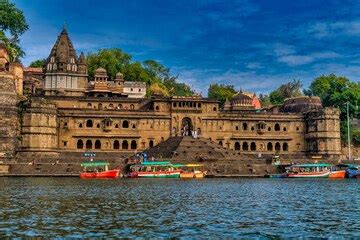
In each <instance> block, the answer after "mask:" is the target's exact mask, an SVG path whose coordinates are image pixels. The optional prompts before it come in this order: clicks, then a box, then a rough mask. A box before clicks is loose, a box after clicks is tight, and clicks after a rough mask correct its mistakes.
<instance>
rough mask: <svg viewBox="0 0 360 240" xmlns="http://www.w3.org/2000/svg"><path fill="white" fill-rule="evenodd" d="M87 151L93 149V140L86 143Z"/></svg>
mask: <svg viewBox="0 0 360 240" xmlns="http://www.w3.org/2000/svg"><path fill="white" fill-rule="evenodd" d="M86 149H92V141H91V140H87V141H86Z"/></svg>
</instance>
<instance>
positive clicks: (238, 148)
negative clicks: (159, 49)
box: [235, 142, 240, 151]
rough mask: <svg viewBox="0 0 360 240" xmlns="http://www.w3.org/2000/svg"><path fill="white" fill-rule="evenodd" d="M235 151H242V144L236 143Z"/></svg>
mask: <svg viewBox="0 0 360 240" xmlns="http://www.w3.org/2000/svg"><path fill="white" fill-rule="evenodd" d="M235 150H237V151H238V150H240V143H239V142H235Z"/></svg>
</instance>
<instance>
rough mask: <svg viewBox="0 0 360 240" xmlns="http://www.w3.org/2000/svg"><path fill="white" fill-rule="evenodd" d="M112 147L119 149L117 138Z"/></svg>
mask: <svg viewBox="0 0 360 240" xmlns="http://www.w3.org/2000/svg"><path fill="white" fill-rule="evenodd" d="M113 148H114V149H119V148H120V143H119V141H118V140H115V141H114V144H113Z"/></svg>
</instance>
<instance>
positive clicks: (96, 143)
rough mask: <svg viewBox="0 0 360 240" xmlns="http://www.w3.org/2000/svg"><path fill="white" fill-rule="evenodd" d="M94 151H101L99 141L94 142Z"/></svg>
mask: <svg viewBox="0 0 360 240" xmlns="http://www.w3.org/2000/svg"><path fill="white" fill-rule="evenodd" d="M95 149H101V142H100V140H96V141H95Z"/></svg>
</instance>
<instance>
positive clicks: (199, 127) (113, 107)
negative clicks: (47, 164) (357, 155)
mask: <svg viewBox="0 0 360 240" xmlns="http://www.w3.org/2000/svg"><path fill="white" fill-rule="evenodd" d="M1 61H3V60H2V59H1V57H0V62H1ZM5 62H6V61H5ZM6 64H7V63H5V64H3V66H5V65H6ZM3 69H4V68H3ZM1 71H3V72H4V70H1ZM3 72H2V73H1V74H3ZM13 73H14V71H13ZM6 74H8V72H6ZM16 74H17V73H16ZM16 74H15V73H14V74H13V76H14V77H12V79H14V82H15V83H16V82H20V80H19V79H17V80H16V77H15V76H16ZM123 77H124V76H123V74H121V73H118V74H117V75H116V77H115V79H114V80H113V81H110V80H109V79H108V76H107V73H106V70H105V69H102V68H99V69H97V70H96V72H95V77H94V79H93V80H91V81H90V80H89V78H88V74H87V67H86V59H85V57H84V55H83V54H81V55H80V57H79V58H78V57H77V55H76V52H75V49H74V47H73V45H72V43H71V40H70V38H69V36H68V34H67V32H66V30H63V31H62V32H61V34H60V36H59V37H58V39H57V41H56V43H55V46H54V47H53V48H52V50H51V51H50V55H49V57H48V58H47V60H46V65H45V66H44V73H43V79H44V80H43V81H44V84H43V86H44V87H43V95H33V96H30V97H29V98H28V104H27V108H26V109H24V112H23V114H22V116H21V118H22V119H21V122H22V125H21V139H22V141H21V146H19V147H18V148H17V152H18V155H19V158H20V159H26V158H27V157H28V156H33V157H34V156H42V157H44V156H48V157H50V158H49V159H51V157H57V158H59V157H60V158H61V157H62V156H69V155H75V154H81V153H83V152H85V151H94V152H101V153H113V154H117V153H118V154H123V153H128V154H133V153H135V152H138V151H143V150H145V149H147V148H151V147H153V146H155V145H157V144H159V143H160V142H163V141H165V140H167V139H168V138H170V137H175V136H182V135H196V136H198V137H200V138H203V139H208V140H211V141H212V142H216V143H217V144H219V145H221V146H223V147H224V148H228V149H232V150H234V151H237V152H238V153H239V154H244V155H253V156H258V155H259V154H261V155H263V156H269V157H271V156H273V155H278V154H280V155H284V156H288V157H289V158H290V157H299V158H301V157H311V156H322V157H326V158H338V157H339V156H340V150H341V149H340V148H341V145H340V122H339V110H338V109H336V108H324V107H322V104H321V101H320V99H319V98H318V97H311V98H310V97H299V98H293V99H287V100H286V101H285V103H284V104H283V105H281V106H275V107H273V108H269V109H264V108H258V105H257V104H254V98H253V96H249V94H245V93H243V92H241V91H240V92H239V93H238V94H236V95H235V96H234V97H233V99H231V100H229V101H227V102H226V103H225V104H224V106H220V104H219V102H217V101H214V100H211V99H207V98H202V97H199V96H193V97H176V96H174V97H161V96H154V97H150V98H145V93H146V86H145V84H144V83H137V82H131V83H129V82H125V81H124V78H123ZM25 78H26V76H25ZM2 79H3V78H2ZM1 81H2V80H1ZM2 92H3V90H2ZM18 92H19V94H20V91H18ZM115 156H116V155H115Z"/></svg>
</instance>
